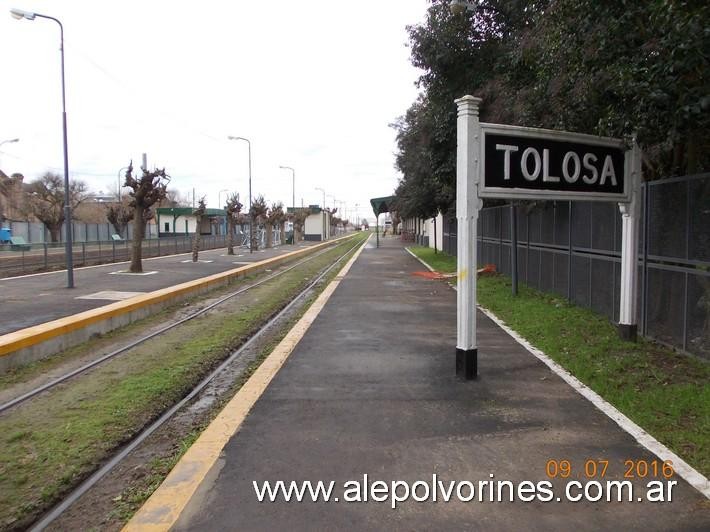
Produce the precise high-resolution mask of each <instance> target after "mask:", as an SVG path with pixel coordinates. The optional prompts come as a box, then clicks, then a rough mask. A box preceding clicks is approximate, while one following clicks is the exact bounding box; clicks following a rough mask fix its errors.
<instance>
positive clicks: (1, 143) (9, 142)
mask: <svg viewBox="0 0 710 532" xmlns="http://www.w3.org/2000/svg"><path fill="white" fill-rule="evenodd" d="M13 142H20V139H10V140H3V141H2V142H0V146H2V145H3V144H11V143H13Z"/></svg>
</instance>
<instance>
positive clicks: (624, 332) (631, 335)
mask: <svg viewBox="0 0 710 532" xmlns="http://www.w3.org/2000/svg"><path fill="white" fill-rule="evenodd" d="M618 330H619V338H621V339H622V340H626V341H627V342H635V341H636V340H637V335H638V325H626V324H625V323H620V324H619V327H618Z"/></svg>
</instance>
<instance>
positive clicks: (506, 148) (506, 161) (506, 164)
mask: <svg viewBox="0 0 710 532" xmlns="http://www.w3.org/2000/svg"><path fill="white" fill-rule="evenodd" d="M496 150H503V152H504V153H503V179H505V180H506V181H509V180H510V152H511V151H518V147H517V146H511V145H509V144H496Z"/></svg>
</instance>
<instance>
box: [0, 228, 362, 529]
mask: <svg viewBox="0 0 710 532" xmlns="http://www.w3.org/2000/svg"><path fill="white" fill-rule="evenodd" d="M361 239H362V238H361V237H360V236H356V237H355V238H354V239H349V240H348V241H346V242H344V243H341V244H339V245H338V246H336V247H335V248H333V249H332V250H330V251H328V252H326V253H324V254H323V255H321V256H319V257H317V258H314V259H313V260H311V261H309V262H307V263H305V264H303V265H301V266H299V267H297V268H295V269H293V270H291V271H289V272H287V273H285V274H283V275H281V276H280V277H278V278H276V279H274V280H272V281H269V282H267V283H265V284H263V285H261V286H258V287H256V288H254V289H252V290H250V291H249V292H247V293H246V294H244V295H242V296H239V297H236V298H234V299H232V300H230V301H229V302H227V303H224V304H223V305H222V306H221V307H218V309H220V310H219V311H212V312H209V313H207V314H206V315H203V316H200V317H199V318H196V319H194V320H192V321H190V322H187V323H185V324H184V325H182V326H180V327H178V328H176V329H173V330H171V331H169V332H167V333H165V334H163V335H161V336H159V337H157V338H154V339H152V340H149V341H148V342H146V343H144V344H142V345H140V346H137V347H136V348H134V349H132V350H131V351H130V352H127V353H125V354H124V355H122V356H120V357H117V358H115V359H113V360H111V361H109V362H107V363H106V364H104V365H102V366H100V367H98V368H96V369H94V370H93V371H91V372H90V373H89V375H87V376H85V377H82V378H79V379H76V380H74V381H73V382H70V383H65V384H62V385H59V386H58V387H57V388H55V389H53V390H51V391H50V392H48V393H46V394H43V395H42V396H39V397H37V398H36V399H34V400H32V401H29V402H28V403H26V404H23V405H20V406H19V407H17V408H15V409H13V410H11V411H9V412H7V413H6V414H4V415H3V416H2V417H0V528H22V527H24V526H26V525H27V524H28V523H29V522H31V520H32V519H34V518H35V517H36V516H37V515H38V514H39V513H40V512H41V511H44V510H46V509H47V508H48V507H50V506H51V505H52V504H55V503H56V502H57V501H58V500H60V499H61V497H62V496H63V495H64V494H66V493H67V492H68V491H69V490H70V489H71V488H72V487H73V486H74V485H76V484H77V483H78V482H79V481H80V480H81V479H83V478H85V477H86V476H87V475H88V474H90V473H91V471H93V470H94V469H95V468H96V467H97V465H98V464H100V463H101V462H102V461H103V460H105V459H107V458H108V457H109V456H110V454H111V453H112V451H113V450H114V449H115V448H116V447H118V446H119V445H121V444H122V443H123V442H126V441H128V440H130V439H131V438H132V437H133V436H135V435H136V434H137V433H138V432H139V431H140V430H141V428H142V427H144V426H145V425H146V424H147V423H149V422H150V421H151V420H153V419H155V418H156V417H158V415H160V413H161V412H163V411H164V410H165V409H166V408H168V407H169V406H170V405H172V404H174V403H175V402H176V401H178V400H179V399H180V398H181V397H184V396H185V395H186V394H187V393H188V392H189V390H190V389H192V387H194V385H195V384H196V383H197V382H199V380H200V379H201V378H202V377H203V376H204V375H205V374H207V373H208V372H209V371H210V370H211V369H212V368H214V367H215V366H216V365H217V364H218V363H219V362H220V361H221V360H222V359H224V358H225V357H226V356H227V355H228V353H230V352H231V351H232V350H233V349H234V348H236V347H237V346H238V345H240V344H242V343H243V342H244V341H245V340H246V339H247V338H248V337H249V336H250V335H251V334H252V333H253V332H254V331H256V330H257V329H258V328H259V327H260V326H261V325H262V324H263V323H264V322H265V321H266V320H267V319H268V318H269V317H270V316H271V315H273V314H274V313H275V312H277V311H278V310H279V309H280V308H281V307H283V306H284V305H285V304H286V303H288V302H289V301H290V300H291V299H293V297H294V296H295V295H296V294H298V292H300V290H301V289H302V288H303V287H304V285H306V284H307V283H308V282H309V279H311V278H312V277H313V276H314V275H315V274H316V273H317V272H318V271H319V270H321V269H323V268H324V267H325V266H326V265H328V264H329V263H330V262H332V260H333V259H334V258H335V257H336V256H338V255H339V254H340V253H342V252H343V251H345V250H346V249H348V248H349V247H351V246H353V245H354V243H355V242H356V241H357V240H361Z"/></svg>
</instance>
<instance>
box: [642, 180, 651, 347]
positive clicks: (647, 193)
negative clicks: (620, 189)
mask: <svg viewBox="0 0 710 532" xmlns="http://www.w3.org/2000/svg"><path fill="white" fill-rule="evenodd" d="M650 206H651V188H650V187H649V186H648V183H644V184H643V267H642V269H643V285H642V286H641V331H642V334H643V335H644V336H646V335H647V334H648V244H649V235H650V233H651V231H650V230H649V224H650V223H651V213H650V212H649V210H650Z"/></svg>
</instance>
